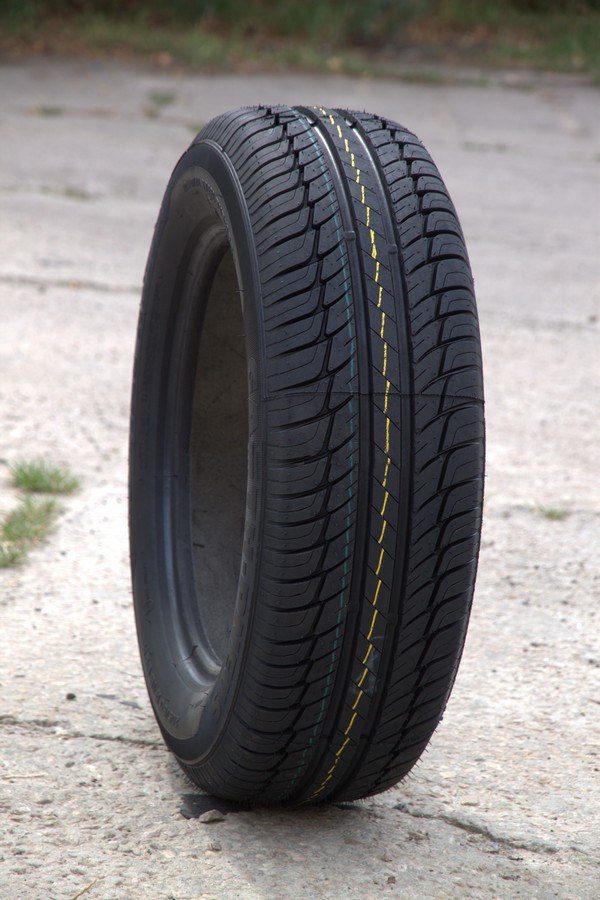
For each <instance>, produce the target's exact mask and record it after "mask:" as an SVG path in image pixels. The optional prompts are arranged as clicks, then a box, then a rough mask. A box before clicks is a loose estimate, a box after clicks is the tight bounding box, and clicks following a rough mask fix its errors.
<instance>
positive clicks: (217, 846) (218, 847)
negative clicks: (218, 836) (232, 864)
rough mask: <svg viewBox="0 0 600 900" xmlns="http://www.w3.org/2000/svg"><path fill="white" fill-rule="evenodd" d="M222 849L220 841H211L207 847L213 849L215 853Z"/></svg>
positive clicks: (209, 849)
mask: <svg viewBox="0 0 600 900" xmlns="http://www.w3.org/2000/svg"><path fill="white" fill-rule="evenodd" d="M222 849H223V848H222V847H221V845H220V843H219V842H218V841H211V842H210V844H208V846H207V848H206V850H207V851H211V852H213V853H218V852H219V851H220V850H222Z"/></svg>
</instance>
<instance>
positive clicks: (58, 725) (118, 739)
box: [0, 716, 164, 749]
mask: <svg viewBox="0 0 600 900" xmlns="http://www.w3.org/2000/svg"><path fill="white" fill-rule="evenodd" d="M65 724H66V723H65V722H61V721H58V720H54V719H17V718H16V717H15V716H0V726H9V727H10V726H16V727H21V728H26V729H27V730H29V731H31V732H33V733H34V734H35V733H36V732H37V731H43V732H44V733H45V734H49V735H51V736H54V737H59V738H63V739H67V740H70V739H74V738H87V739H88V740H90V741H110V742H113V743H119V744H131V745H133V746H135V747H159V748H160V749H164V744H163V742H162V741H151V740H145V739H144V738H129V737H125V736H124V735H121V734H102V733H99V734H85V733H84V732H82V731H62V730H60V731H56V730H53V729H62V728H63V726H64V725H65Z"/></svg>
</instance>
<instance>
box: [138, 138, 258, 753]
mask: <svg viewBox="0 0 600 900" xmlns="http://www.w3.org/2000/svg"><path fill="white" fill-rule="evenodd" d="M194 198H196V200H197V199H198V198H200V200H201V202H203V203H206V201H207V202H208V204H209V205H210V208H211V209H212V211H213V212H214V213H216V215H217V216H218V218H219V219H220V220H221V222H222V223H223V225H224V227H225V230H226V233H227V237H228V240H229V243H230V246H231V249H232V253H233V257H234V261H235V266H236V271H237V275H238V282H239V288H240V293H241V302H242V308H243V315H244V326H245V335H246V358H247V368H248V435H249V452H248V487H247V499H246V524H245V532H244V545H243V553H242V562H241V572H240V582H239V586H238V595H237V601H236V608H235V612H234V618H233V624H232V633H231V641H230V646H229V651H228V654H227V658H226V659H225V661H224V663H223V665H222V667H221V669H220V671H219V673H218V675H217V676H216V679H214V680H213V682H212V684H210V685H209V686H208V687H207V685H206V683H203V682H202V681H198V680H197V679H195V678H194V668H193V666H194V658H193V656H194V652H195V650H196V648H193V649H192V653H191V655H190V659H188V660H176V659H173V658H166V654H165V647H166V646H167V642H165V633H166V631H167V629H168V627H169V623H168V621H167V620H166V618H167V609H166V604H165V594H164V592H165V591H167V590H168V571H167V569H168V567H169V565H171V564H172V560H170V559H168V558H167V559H165V556H164V555H163V552H162V548H163V546H164V545H165V543H168V542H165V540H164V517H163V516H161V515H157V506H156V504H157V501H158V500H159V494H160V490H159V488H160V484H161V483H162V480H163V479H164V476H165V473H164V472H161V471H160V468H161V465H160V453H159V452H158V449H157V448H158V446H159V442H160V440H161V439H162V430H163V429H164V425H165V415H164V414H165V410H164V403H165V393H166V392H165V389H164V378H165V370H166V367H165V360H166V359H167V358H169V357H170V356H171V355H172V354H176V353H177V346H176V345H174V344H173V335H174V334H175V333H176V330H175V328H174V322H175V321H176V319H177V315H178V312H179V303H180V298H179V297H178V291H177V273H178V272H179V271H180V269H181V265H182V257H181V254H182V252H183V251H182V248H183V247H184V246H186V245H187V244H188V243H189V242H190V241H192V242H193V240H194V229H195V228H197V222H196V221H195V218H194V202H195V200H194ZM264 360H265V342H264V325H263V316H262V304H261V292H260V278H259V272H258V266H257V261H256V251H255V248H254V238H253V233H252V228H251V224H250V219H249V215H248V210H247V206H246V201H245V198H244V194H243V191H242V188H241V185H240V182H239V179H238V176H237V174H236V172H235V170H234V168H233V165H232V164H231V162H230V161H229V159H228V157H227V156H226V155H225V153H224V152H223V151H222V149H221V148H220V147H219V146H218V145H217V144H215V143H213V142H212V141H201V142H199V143H196V144H193V145H192V146H191V147H190V148H189V150H188V151H187V152H186V153H185V154H184V155H183V156H182V158H181V159H180V161H179V163H178V165H177V166H176V168H175V170H174V172H173V175H172V177H171V180H170V182H169V185H168V187H167V190H166V193H165V197H164V200H163V204H162V207H161V211H160V214H159V218H158V222H157V225H156V229H155V234H154V238H153V241H152V246H151V250H150V255H149V259H148V265H147V269H146V274H145V278H144V290H143V295H142V307H141V316H140V326H139V329H138V337H137V345H136V358H135V367H134V390H133V396H132V411H131V445H130V477H129V485H130V487H129V509H130V539H131V548H132V553H131V559H132V580H133V595H134V603H135V615H136V624H137V629H138V637H139V643H140V654H141V659H142V665H143V668H144V673H145V676H146V680H147V683H148V688H149V693H150V699H151V703H152V707H153V709H154V713H155V715H156V718H157V720H158V723H159V725H160V728H161V730H162V731H163V733H164V734H165V736H166V737H168V743H169V745H170V746H171V748H172V749H173V750H174V752H175V753H176V754H177V755H178V756H179V757H180V758H181V759H182V761H184V762H185V763H187V764H192V763H200V762H206V761H207V760H208V758H209V756H210V755H211V753H212V752H214V750H215V748H216V746H217V744H218V742H219V739H220V737H221V736H222V735H223V734H224V732H225V730H226V728H227V724H228V720H229V716H230V715H231V711H232V709H233V708H234V705H235V697H236V695H237V691H238V688H239V684H240V680H241V678H242V674H243V671H244V664H245V659H246V657H247V653H248V648H249V646H250V644H251V640H252V621H253V618H254V607H255V597H256V587H257V582H258V576H259V565H260V559H261V550H262V530H263V527H262V526H263V517H264V505H265V496H264V494H265V485H266V466H265V446H266V416H265V406H266V404H265V403H264V402H263V400H262V398H264V397H265V395H266V393H265V372H264ZM148 548H155V552H153V553H152V552H149V549H148ZM199 655H200V654H199ZM172 656H173V654H171V657H172Z"/></svg>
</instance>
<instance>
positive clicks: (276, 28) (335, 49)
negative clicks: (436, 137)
mask: <svg viewBox="0 0 600 900" xmlns="http://www.w3.org/2000/svg"><path fill="white" fill-rule="evenodd" d="M66 10H67V11H65V4H64V3H60V2H59V0H35V2H34V0H18V2H17V0H4V3H3V4H2V0H0V51H2V50H3V51H4V52H9V53H10V52H11V51H13V52H16V53H18V54H22V53H23V52H31V51H34V52H51V53H63V54H69V55H90V54H94V55H96V56H97V55H104V56H108V57H114V56H128V57H130V56H137V57H141V58H144V59H149V60H151V61H154V62H155V63H157V64H158V65H160V66H164V67H169V66H172V65H183V66H185V67H188V68H192V69H200V70H206V69H208V70H213V71H232V70H235V71H243V72H245V71H252V70H264V69H269V70H281V69H292V70H298V69H300V70H312V71H328V72H336V73H337V72H340V73H345V74H350V75H385V76H388V77H396V78H399V79H402V80H424V81H428V82H429V83H440V82H443V81H444V80H445V77H444V75H443V74H442V75H440V73H439V70H436V66H437V65H438V64H439V63H450V64H452V63H457V64H459V65H461V66H464V65H468V64H472V65H476V66H480V67H486V68H489V67H496V66H504V67H506V66H510V67H513V68H528V69H550V70H558V71H561V72H579V73H588V74H592V75H594V76H595V77H596V78H597V79H598V80H600V0H587V2H585V0H561V2H559V0H553V2H552V0H548V2H546V0H544V2H542V0H397V2H390V0H348V2H345V3H342V2H341V0H329V2H326V0H302V2H300V0H281V2H279V3H276V4H271V6H270V7H269V10H268V13H267V14H266V13H265V6H264V0H245V2H242V0H223V2H220V3H219V4H215V3H214V2H213V3H209V2H208V0H193V2H192V0H174V2H170V3H167V0H145V2H144V3H142V2H141V0H128V2H126V3H117V2H116V0H114V2H112V0H108V2H103V3H101V2H100V0H88V2H86V3H85V4H73V5H71V6H68V7H66ZM69 10H70V11H69ZM407 51H408V52H409V53H410V58H411V60H412V61H414V60H416V61H417V62H420V63H421V66H420V67H419V68H416V69H415V67H414V66H412V65H406V64H405V63H403V60H405V59H406V58H407V57H406V53H407ZM484 84H485V79H482V86H484ZM171 102H173V97H172V95H169V94H164V95H162V94H161V95H159V94H156V95H153V96H151V97H150V105H149V107H148V109H149V112H148V115H149V116H150V117H156V116H157V115H158V114H159V112H160V110H162V109H163V108H164V107H165V106H166V105H168V104H169V103H171ZM151 111H152V112H151ZM61 112H62V110H60V109H59V108H58V107H57V108H53V107H40V108H39V113H40V115H50V116H51V115H60V114H61Z"/></svg>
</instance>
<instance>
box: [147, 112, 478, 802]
mask: <svg viewBox="0 0 600 900" xmlns="http://www.w3.org/2000/svg"><path fill="white" fill-rule="evenodd" d="M483 470H484V420H483V389H482V373H481V349H480V341H479V330H478V322H477V314H476V307H475V299H474V293H473V281H472V277H471V272H470V268H469V262H468V257H467V252H466V249H465V244H464V240H463V235H462V231H461V228H460V225H459V223H458V220H457V217H456V213H455V211H454V207H453V205H452V202H451V201H450V199H449V196H448V193H447V191H446V188H445V186H444V184H443V182H442V180H441V177H440V175H439V173H438V170H437V168H436V167H435V165H434V163H433V162H432V160H431V158H430V156H429V155H428V153H427V151H426V150H425V149H424V148H423V146H422V144H421V143H420V142H419V140H418V139H417V138H416V137H415V136H414V135H413V134H411V133H410V132H409V131H406V129H404V128H403V127H401V126H400V125H397V124H395V123H393V122H389V121H387V120H385V119H382V118H379V117H377V116H373V115H369V114H367V113H353V112H349V111H347V110H333V109H331V110H329V109H327V110H325V109H322V108H317V107H313V108H311V109H308V108H300V107H299V108H290V107H284V106H277V107H266V106H265V107H255V108H248V109H242V110H238V111H235V112H230V113H226V114H225V115H222V116H219V117H218V118H216V119H214V120H213V121H212V122H210V123H209V124H208V125H207V126H206V127H205V128H204V129H203V130H202V131H201V132H200V134H199V135H198V136H197V138H196V139H195V140H194V142H193V144H192V145H191V147H190V148H189V149H188V150H187V152H186V153H184V155H183V156H182V158H181V159H180V161H179V163H178V165H177V167H176V168H175V171H174V173H173V175H172V177H171V180H170V182H169V185H168V188H167V191H166V195H165V198H164V201H163V205H162V208H161V211H160V216H159V219H158V222H157V226H156V230H155V234H154V239H153V243H152V247H151V250H150V256H149V260H148V266H147V270H146V276H145V281H144V291H143V297H142V305H141V313H140V323H139V330H138V339H137V347H136V359H135V371H134V384H133V397H132V414H131V447H130V534H131V559H132V573H133V595H134V603H135V612H136V621H137V629H138V637H139V643H140V651H141V657H142V663H143V668H144V673H145V677H146V681H147V685H148V691H149V694H150V698H151V702H152V706H153V708H154V711H155V714H156V718H157V720H158V723H159V726H160V728H161V731H162V733H163V736H164V739H165V741H166V743H167V745H168V747H169V748H170V749H171V750H172V751H173V753H174V754H175V755H176V757H177V759H178V761H179V763H180V764H181V766H182V767H183V769H184V770H185V772H186V773H187V774H188V776H189V777H190V778H191V779H192V781H193V782H195V783H196V784H197V785H198V786H199V787H200V788H202V789H203V790H204V791H207V792H209V793H211V794H214V795H217V796H220V797H223V798H228V799H232V800H237V801H241V802H244V803H261V804H282V803H283V804H291V805H297V804H304V803H321V802H324V801H330V800H334V799H335V800H337V801H339V800H354V799H357V798H360V797H365V796H368V795H372V794H375V793H378V792H380V791H384V790H386V789H387V788H389V787H391V786H392V785H394V784H396V783H397V782H398V781H399V780H400V779H402V778H403V777H404V776H405V775H406V774H407V772H408V771H409V770H410V769H411V767H412V766H413V765H414V764H415V762H416V761H417V759H418V758H419V756H420V755H421V753H422V752H423V750H424V748H425V746H426V744H427V743H428V741H429V739H430V738H431V735H432V733H433V731H434V729H435V728H436V726H437V724H438V722H439V721H440V719H441V717H442V713H443V710H444V707H445V705H446V702H447V700H448V696H449V693H450V690H451V688H452V684H453V681H454V678H455V675H456V671H457V667H458V663H459V659H460V655H461V652H462V647H463V643H464V639H465V632H466V628H467V621H468V617H469V611H470V606H471V600H472V594H473V587H474V581H475V574H476V565H477V554H478V549H479V534H480V523H481V510H482V494H483Z"/></svg>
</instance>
